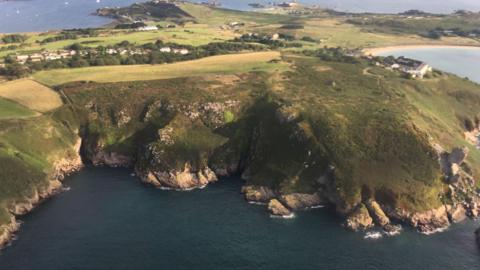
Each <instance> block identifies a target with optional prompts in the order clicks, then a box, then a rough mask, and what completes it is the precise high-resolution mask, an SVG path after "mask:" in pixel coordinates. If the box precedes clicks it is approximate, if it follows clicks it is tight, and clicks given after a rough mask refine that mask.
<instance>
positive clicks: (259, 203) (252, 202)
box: [248, 201, 267, 205]
mask: <svg viewBox="0 0 480 270" xmlns="http://www.w3.org/2000/svg"><path fill="white" fill-rule="evenodd" d="M248 203H249V204H255V205H267V204H266V203H264V202H256V201H248Z"/></svg>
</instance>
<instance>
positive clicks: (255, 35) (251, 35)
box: [241, 33, 280, 40]
mask: <svg viewBox="0 0 480 270" xmlns="http://www.w3.org/2000/svg"><path fill="white" fill-rule="evenodd" d="M241 38H243V39H245V38H247V39H264V40H278V39H280V34H279V33H274V34H271V35H261V34H258V33H246V34H243V35H242V37H241Z"/></svg>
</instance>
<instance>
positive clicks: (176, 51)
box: [105, 47, 190, 55]
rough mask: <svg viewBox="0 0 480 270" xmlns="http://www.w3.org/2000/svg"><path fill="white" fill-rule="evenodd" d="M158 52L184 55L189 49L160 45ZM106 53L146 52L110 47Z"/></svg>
mask: <svg viewBox="0 0 480 270" xmlns="http://www.w3.org/2000/svg"><path fill="white" fill-rule="evenodd" d="M160 52H162V53H174V54H181V55H186V54H189V53H190V51H189V50H187V49H182V48H171V47H162V48H160ZM105 53H106V54H110V55H113V54H120V55H126V54H129V55H136V54H140V55H141V54H146V53H147V51H143V50H140V49H136V50H126V49H113V48H110V49H107V50H106V51H105Z"/></svg>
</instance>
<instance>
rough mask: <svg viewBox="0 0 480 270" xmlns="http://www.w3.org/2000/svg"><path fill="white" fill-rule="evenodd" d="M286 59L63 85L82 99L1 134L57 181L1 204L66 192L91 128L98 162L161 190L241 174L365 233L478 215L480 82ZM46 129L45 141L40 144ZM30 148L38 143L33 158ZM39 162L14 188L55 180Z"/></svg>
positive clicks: (292, 205) (277, 197) (271, 198)
mask: <svg viewBox="0 0 480 270" xmlns="http://www.w3.org/2000/svg"><path fill="white" fill-rule="evenodd" d="M284 58H285V59H284V60H285V61H289V63H291V65H292V69H291V70H290V71H288V72H274V73H260V72H256V73H249V74H238V75H235V76H233V77H232V76H226V75H225V76H221V75H218V76H204V77H195V78H178V79H169V80H158V81H148V82H122V83H102V84H99V83H92V82H78V83H71V84H66V85H62V86H60V87H59V91H62V93H64V94H65V96H66V98H68V100H69V103H70V105H69V106H65V108H63V110H61V111H59V112H57V113H55V114H54V115H53V116H52V118H51V119H50V120H48V121H47V122H46V123H41V124H40V123H36V122H35V123H30V124H29V125H32V126H34V127H31V126H28V127H23V126H21V127H20V128H18V127H16V126H17V125H18V123H11V125H12V127H11V128H10V129H5V130H4V131H3V132H7V133H8V132H9V131H8V130H12V131H11V133H8V136H7V135H3V134H2V135H1V136H0V139H1V140H3V141H6V143H4V144H0V154H2V153H3V152H2V151H4V152H5V154H4V155H6V156H7V158H6V159H5V160H6V161H8V162H11V163H10V164H14V165H15V166H17V167H18V168H24V167H22V166H24V165H25V160H29V159H28V158H29V157H30V156H35V155H36V156H35V157H37V158H38V159H39V160H40V161H41V162H36V163H35V162H32V164H30V165H29V167H28V168H27V169H31V168H35V164H38V163H40V164H50V165H51V164H55V165H54V166H53V167H54V168H56V169H54V170H53V171H54V173H53V174H52V175H53V176H52V178H51V179H52V180H53V181H49V182H48V184H45V185H41V183H36V182H35V183H36V184H35V185H33V184H32V183H30V182H29V183H26V184H25V186H19V187H18V189H17V191H16V193H15V194H13V195H12V194H9V193H8V190H5V189H4V190H2V189H0V195H1V196H3V197H0V198H8V199H5V200H3V201H2V202H4V201H6V202H9V203H8V209H9V213H12V214H22V213H24V212H26V211H29V210H30V209H31V208H32V207H33V206H34V205H35V204H36V203H38V201H40V200H41V198H45V197H47V196H49V194H52V193H53V192H54V191H55V190H58V188H59V186H60V182H59V181H57V180H61V178H62V177H63V175H65V174H66V173H68V172H70V171H72V170H75V169H76V168H78V166H76V165H80V160H79V158H78V155H77V156H75V158H73V157H72V156H70V157H72V158H73V159H68V158H67V159H64V158H65V157H66V155H65V154H64V153H65V152H62V151H61V150H62V149H66V148H67V146H71V145H73V144H75V140H76V139H77V136H78V135H77V134H79V135H80V137H81V138H82V145H81V150H80V152H81V155H82V158H83V160H84V161H85V162H87V163H91V164H93V165H106V166H129V167H132V168H134V169H135V171H136V174H137V175H138V176H139V177H140V179H141V180H142V181H143V182H145V183H147V184H151V185H153V186H155V187H159V188H170V189H177V190H188V189H192V188H201V187H204V186H205V185H207V184H209V183H213V182H215V181H217V179H218V178H219V177H222V176H229V175H237V176H241V178H242V179H243V180H244V181H245V186H244V187H243V188H242V192H243V193H244V196H245V198H246V200H248V201H250V202H254V203H261V204H265V205H266V207H265V208H266V211H267V210H268V211H270V213H271V214H272V215H275V216H282V217H291V216H292V213H293V212H295V211H302V210H306V209H310V208H313V207H322V206H327V207H331V208H332V209H334V210H335V211H336V212H337V214H338V215H340V216H341V217H343V218H344V219H345V226H346V227H347V228H350V229H352V230H364V229H368V228H371V227H372V226H379V227H382V228H384V229H385V230H386V231H388V232H392V231H396V230H397V229H398V226H397V224H400V223H401V224H408V225H410V226H413V227H415V228H417V229H418V230H419V231H421V232H424V233H430V232H435V231H439V230H441V229H444V228H445V227H447V226H449V225H450V224H451V223H453V222H459V221H461V220H463V219H464V218H466V217H476V216H478V214H479V211H480V208H479V206H480V199H479V194H478V186H479V185H478V183H477V182H476V180H475V179H476V177H478V175H479V170H478V164H480V154H479V153H478V149H476V148H475V145H472V144H471V140H469V139H468V138H467V139H466V138H465V127H464V125H463V122H464V118H465V117H470V118H471V117H472V116H471V115H476V110H477V109H478V106H479V105H480V96H479V95H480V94H478V93H479V91H478V90H479V89H478V85H475V84H472V83H470V82H468V81H465V80H461V79H459V78H456V77H453V76H450V75H441V76H440V75H439V76H440V77H437V78H435V80H432V81H425V82H424V81H412V80H407V79H405V78H403V77H400V76H398V74H395V73H393V72H386V71H384V70H381V71H379V70H377V72H378V74H380V75H378V78H377V77H376V80H371V78H370V77H368V76H367V75H365V74H364V73H363V69H364V68H365V67H366V66H367V65H368V63H361V62H360V63H343V62H335V61H332V62H325V61H321V60H318V59H316V58H312V57H305V58H302V57H297V56H292V57H289V56H284ZM319 66H321V67H322V68H318V67H319ZM325 66H329V67H330V68H328V69H326V68H325ZM371 72H375V68H373V67H372V68H371ZM442 76H443V77H442ZM452 89H456V90H452ZM458 89H460V90H458ZM433 97H434V98H433ZM431 100H436V101H437V102H438V103H439V104H447V103H448V104H451V110H448V111H445V110H443V109H444V108H443V107H442V106H434V105H435V104H431V102H432V101H431ZM420 101H421V102H420ZM440 101H441V102H440ZM427 103H428V104H430V105H429V106H427V107H425V106H424V104H427ZM67 109H68V110H67ZM67 116H68V117H67ZM432 119H434V120H432ZM39 126H40V127H42V128H39ZM52 126H53V127H54V128H53V129H52V128H51V127H52ZM15 128H16V129H15ZM34 128H36V129H38V130H39V132H37V133H34V136H32V135H30V133H26V134H25V133H22V136H24V137H22V141H21V143H18V140H15V139H16V138H15V135H14V134H16V133H17V131H18V130H23V131H25V130H29V131H31V130H36V129H34ZM78 128H79V131H78V132H77V129H78ZM52 130H54V131H56V132H52ZM65 134H69V136H65ZM60 135H62V136H64V137H69V138H70V137H71V138H70V140H62V139H59V138H58V136H60ZM40 136H43V138H44V141H45V144H41V145H39V144H35V143H34V142H35V139H36V138H39V137H40ZM3 138H7V139H3ZM34 138H35V139H34ZM73 138H75V139H73ZM470 139H471V138H470ZM1 140H0V142H3V141H1ZM59 142H60V143H59ZM26 143H28V145H25V144H26ZM4 145H7V146H8V147H5V146H4ZM12 145H13V146H14V147H15V149H20V150H21V151H17V152H18V153H20V154H12V153H15V152H14V151H12V150H10V148H9V147H11V146H12ZM42 147H43V148H42ZM12 148H13V147H12ZM3 149H5V150H3ZM25 149H35V152H34V153H28V155H24V156H22V153H23V152H25V151H26V150H25ZM52 149H54V150H55V151H53V150H52ZM22 151H23V152H22ZM39 153H55V154H56V155H55V157H54V155H52V159H49V160H44V159H42V155H40V154H39ZM62 153H63V154H62ZM1 158H3V156H2V155H0V159H1ZM55 161H56V162H55ZM3 164H6V163H5V162H3V161H2V163H0V167H1V166H4V165H3ZM9 167H11V166H4V167H1V168H2V170H5V171H6V172H7V170H8V168H9ZM16 171H18V172H25V171H28V170H25V169H19V170H16ZM34 172H35V174H33V173H29V174H28V175H23V174H22V175H20V174H18V175H17V176H16V178H15V179H17V180H16V181H15V182H12V181H10V178H9V177H3V178H1V179H2V181H3V182H4V183H7V185H8V186H15V185H16V182H18V181H19V180H21V179H23V178H26V177H28V180H29V181H30V180H32V181H31V182H34V181H33V180H34V179H41V178H42V177H44V174H43V171H42V170H37V171H34ZM13 173H15V172H12V171H10V172H8V173H5V175H7V174H13ZM0 176H2V175H1V174H0ZM8 181H10V182H8ZM31 187H34V188H33V189H32V190H31V192H28V191H29V190H30V188H31ZM11 198H17V199H16V200H12V199H11ZM18 198H22V199H18ZM23 198H27V199H23ZM5 209H6V208H5ZM0 214H1V213H0ZM9 215H10V214H9ZM0 218H1V215H0ZM4 223H5V224H7V223H8V224H10V225H8V226H7V227H5V229H4V231H5V232H7V233H8V232H9V231H12V230H13V229H12V228H15V224H14V222H12V219H11V217H10V216H8V217H6V218H5V222H4ZM4 234H5V233H4Z"/></svg>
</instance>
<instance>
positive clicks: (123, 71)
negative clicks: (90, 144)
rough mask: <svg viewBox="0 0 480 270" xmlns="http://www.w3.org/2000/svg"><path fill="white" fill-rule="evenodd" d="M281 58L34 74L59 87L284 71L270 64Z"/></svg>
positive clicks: (269, 55)
mask: <svg viewBox="0 0 480 270" xmlns="http://www.w3.org/2000/svg"><path fill="white" fill-rule="evenodd" d="M279 57H280V53H279V52H258V53H244V54H231V55H220V56H212V57H206V58H203V59H199V60H193V61H185V62H180V63H174V64H166V65H133V66H106V67H88V68H77V69H58V70H50V71H40V72H37V73H35V74H34V75H33V78H34V79H35V80H37V81H39V82H41V83H44V84H47V85H59V84H63V83H67V82H73V81H96V82H122V81H139V80H142V81H146V80H158V79H167V78H176V77H185V76H200V75H206V74H231V73H245V72H251V71H269V70H275V69H280V70H281V69H285V68H286V65H285V64H282V63H271V62H270V61H271V60H274V59H278V58H279Z"/></svg>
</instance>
